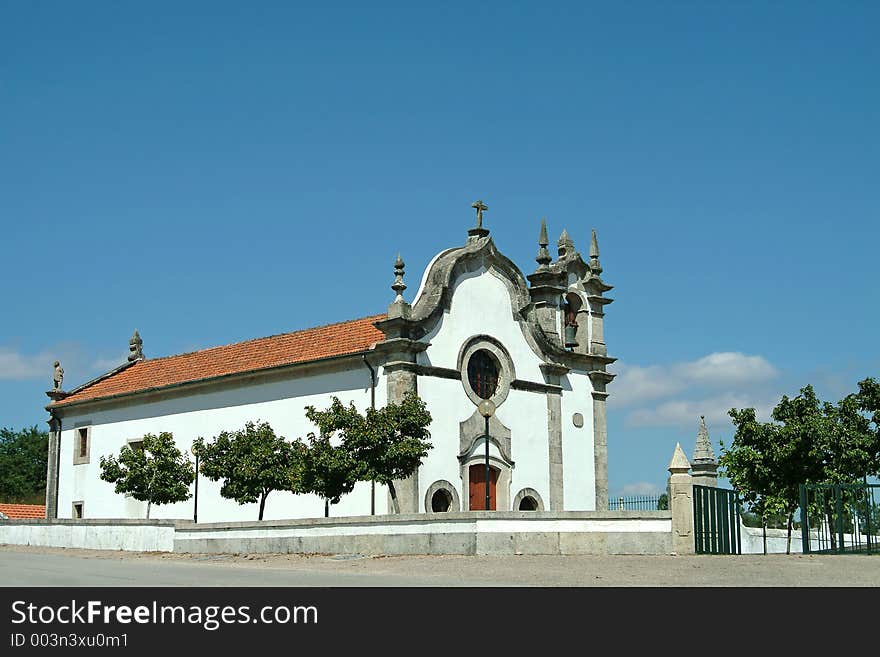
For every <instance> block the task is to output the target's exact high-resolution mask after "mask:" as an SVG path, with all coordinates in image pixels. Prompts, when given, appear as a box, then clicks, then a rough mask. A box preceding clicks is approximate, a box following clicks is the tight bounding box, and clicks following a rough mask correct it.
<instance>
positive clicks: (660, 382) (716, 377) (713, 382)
mask: <svg viewBox="0 0 880 657" xmlns="http://www.w3.org/2000/svg"><path fill="white" fill-rule="evenodd" d="M616 369H617V372H618V375H617V378H616V379H615V380H614V383H613V384H612V390H611V398H610V400H611V403H612V404H613V405H615V406H631V405H634V404H637V403H639V402H645V401H649V400H652V399H662V398H664V397H672V396H675V395H677V394H678V393H680V392H682V391H684V390H687V389H688V388H692V387H695V386H700V387H712V388H726V387H730V386H741V385H743V384H749V385H754V384H755V383H759V382H764V381H768V380H770V379H772V378H774V377H776V376H777V375H778V371H777V370H776V368H775V367H773V366H772V365H771V364H770V363H769V362H768V361H767V360H766V359H765V358H764V357H763V356H748V355H746V354H741V353H738V352H729V351H727V352H715V353H712V354H709V355H708V356H703V357H702V358H699V359H697V360H694V361H686V362H683V363H673V364H671V365H665V366H664V365H650V366H647V367H640V366H638V365H626V364H622V365H619V366H618V367H617V368H616Z"/></svg>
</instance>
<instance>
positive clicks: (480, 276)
mask: <svg viewBox="0 0 880 657" xmlns="http://www.w3.org/2000/svg"><path fill="white" fill-rule="evenodd" d="M476 335H488V336H491V337H492V338H494V339H495V340H497V341H499V342H500V343H501V344H502V345H503V346H504V348H505V349H506V350H507V353H508V354H509V355H510V358H511V361H512V363H513V369H514V372H515V376H516V378H518V379H521V380H526V381H531V382H536V383H543V382H544V376H543V374H542V372H541V370H540V368H539V365H540V364H541V363H542V360H541V359H540V358H539V357H538V356H537V355H536V354H535V352H534V351H533V350H532V348H531V347H530V346H529V344H528V342H527V341H526V339H525V336H524V335H523V332H522V329H521V327H520V325H519V324H518V323H517V322H516V321H514V320H513V309H512V307H511V300H510V293H509V291H508V289H507V286H506V285H505V283H504V282H503V281H502V280H501V279H499V278H498V277H497V276H496V275H494V274H493V273H492V272H490V271H487V270H486V269H485V268H480V269H478V270H476V271H473V272H469V273H466V274H463V275H462V276H461V277H459V279H458V280H457V281H456V282H455V284H454V286H453V295H452V302H451V305H450V308H449V311H448V312H444V314H443V316H442V318H441V319H440V321H439V322H438V323H437V325H436V326H435V327H434V329H433V330H432V331H431V332H430V333H429V334H428V335H427V336H425V338H424V339H425V341H427V342H429V343H430V345H431V346H430V347H428V349H426V350H425V351H424V352H422V353H421V354H419V357H418V358H419V363H421V364H424V365H432V366H435V367H444V368H449V369H458V367H459V363H458V357H459V353H460V352H461V349H462V347H463V345H464V344H465V343H466V342H467V341H468V340H469V339H470V338H473V337H474V336H476ZM463 385H467V382H466V381H465V382H461V381H454V380H448V379H436V378H432V377H426V376H423V377H420V378H419V394H420V395H421V396H422V397H423V398H425V399H426V401H428V405H429V408H430V409H431V410H432V413H433V414H434V422H433V423H432V426H431V435H432V437H435V449H434V450H432V451H433V452H434V454H435V455H434V456H431V455H429V459H428V460H426V463H425V465H424V466H423V468H422V469H421V470H420V473H419V491H420V503H421V504H424V495H425V493H426V492H427V489H428V487H429V486H430V485H431V484H432V483H434V482H435V481H437V480H439V479H446V480H447V481H449V482H451V483H454V484H455V485H456V486H457V487H458V489H459V490H458V492H459V495H460V497H461V500H462V507H463V509H466V508H467V500H468V491H466V490H462V488H463V485H462V481H461V470H460V466H459V463H458V460H457V459H456V458H455V455H457V454H458V449H459V423H460V422H462V421H464V420H466V419H468V418H469V417H470V416H471V415H472V414H473V413H474V410H475V406H474V404H473V402H471V401H470V400H469V399H468V397H467V394H466V393H465V391H464V389H463ZM434 409H436V410H437V412H436V413H435V412H434ZM496 414H497V417H498V420H499V421H500V422H501V423H502V424H504V425H505V426H506V427H508V428H510V429H511V431H512V435H511V455H510V456H511V458H512V459H513V461H514V468H513V470H512V473H511V480H510V484H509V487H510V490H509V491H508V495H507V496H506V498H507V499H508V500H509V501H510V503H512V501H513V499H514V497H515V495H516V493H517V492H518V491H520V490H521V489H523V488H533V489H535V490H537V491H538V493H539V494H540V495H541V496H542V498H543V500H544V504H545V505H546V504H548V502H549V495H550V492H549V477H550V474H549V446H548V429H547V399H546V396H545V395H543V394H540V393H534V392H526V391H521V390H511V391H510V392H509V394H508V396H507V399H505V400H504V402H503V403H501V404H500V405H499V406H498V408H497V411H496ZM440 441H442V445H443V446H442V447H440ZM438 447H440V449H438ZM484 449H485V447H484V444H483V443H482V442H480V443H479V444H478V445H477V446H476V448H475V450H474V451H475V452H479V453H480V454H481V455H482V454H483V453H484V452H483V450H484ZM445 454H449V455H450V456H449V457H446V458H444V457H443V456H441V455H445ZM498 456H500V455H499V454H498V453H497V448H496V447H495V446H494V445H490V460H492V459H493V458H496V457H498ZM499 499H500V496H499Z"/></svg>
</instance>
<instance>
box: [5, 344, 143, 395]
mask: <svg viewBox="0 0 880 657" xmlns="http://www.w3.org/2000/svg"><path fill="white" fill-rule="evenodd" d="M126 358H127V352H126V353H125V354H122V355H121V356H118V357H114V358H97V359H95V360H93V361H91V362H90V361H89V360H88V359H87V358H86V357H85V355H84V354H83V349H82V347H81V346H80V345H78V344H75V343H62V344H57V345H52V346H50V347H48V348H45V349H42V350H40V351H39V352H38V353H35V354H26V353H22V352H21V351H20V350H17V349H15V348H12V347H8V346H0V380H3V379H6V380H11V381H27V380H37V379H45V381H46V385H47V386H51V385H52V378H53V376H54V374H55V371H54V370H55V368H54V363H55V361H56V360H57V361H60V362H61V367H62V368H64V370H65V377H64V378H65V383H64V386H65V387H67V388H69V387H70V386H72V385H74V382H76V384H77V385H78V384H79V383H83V382H84V381H86V380H88V379H89V378H91V377H93V376H94V375H95V374H103V373H104V372H109V371H110V370H111V369H113V368H115V367H117V366H119V365H121V364H122V363H123V362H125V360H126Z"/></svg>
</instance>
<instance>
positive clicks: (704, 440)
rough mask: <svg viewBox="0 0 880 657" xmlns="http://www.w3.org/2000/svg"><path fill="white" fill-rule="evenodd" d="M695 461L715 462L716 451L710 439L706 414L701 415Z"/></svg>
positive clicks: (695, 447)
mask: <svg viewBox="0 0 880 657" xmlns="http://www.w3.org/2000/svg"><path fill="white" fill-rule="evenodd" d="M694 463H715V453H714V452H713V451H712V442H711V441H710V440H709V430H708V429H707V428H706V416H705V415H701V416H700V428H699V430H698V431H697V444H696V445H695V446H694Z"/></svg>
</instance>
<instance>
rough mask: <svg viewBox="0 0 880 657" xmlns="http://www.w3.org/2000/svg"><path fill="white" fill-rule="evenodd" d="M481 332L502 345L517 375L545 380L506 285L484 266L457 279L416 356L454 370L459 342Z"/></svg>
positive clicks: (460, 345) (462, 342)
mask: <svg viewBox="0 0 880 657" xmlns="http://www.w3.org/2000/svg"><path fill="white" fill-rule="evenodd" d="M480 334H482V335H490V336H492V337H493V338H495V339H496V340H498V341H499V342H501V343H502V344H503V345H504V347H505V349H507V351H508V353H509V354H510V357H511V359H512V360H513V363H514V369H515V370H516V376H517V378H519V379H524V380H526V381H537V382H543V381H544V377H543V375H542V374H541V370H540V369H539V367H538V366H539V365H540V364H541V362H542V361H541V359H540V358H539V357H538V356H537V355H536V354H535V352H534V351H532V349H531V347H529V344H528V342H526V339H525V337H524V336H523V333H522V329H521V328H520V325H519V324H518V323H517V322H515V321H513V309H512V308H511V305H510V294H509V292H508V290H507V287H506V286H505V284H504V283H503V282H502V281H501V279H499V278H498V277H497V276H495V275H494V274H492V273H491V272H488V271H486V269H485V268H480V269H479V270H477V271H474V272H470V273H467V274H463V275H462V276H461V277H460V278H459V279H458V281H456V283H455V286H454V292H453V295H452V304H451V307H450V309H449V312H445V313H444V314H443V318H442V319H441V321H440V322H438V324H437V326H436V327H435V328H434V329H433V330H432V331H431V333H429V334H428V335H426V336H425V338H424V340H425V341H426V342H430V343H431V346H430V347H428V349H426V350H425V351H424V352H423V353H422V354H420V355H419V362H420V363H422V364H426V365H434V366H436V367H449V368H453V369H455V368H457V367H458V362H457V360H458V354H459V351H460V350H461V347H462V345H463V344H464V343H465V342H466V341H467V340H468V339H469V338H471V337H473V336H475V335H480Z"/></svg>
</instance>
